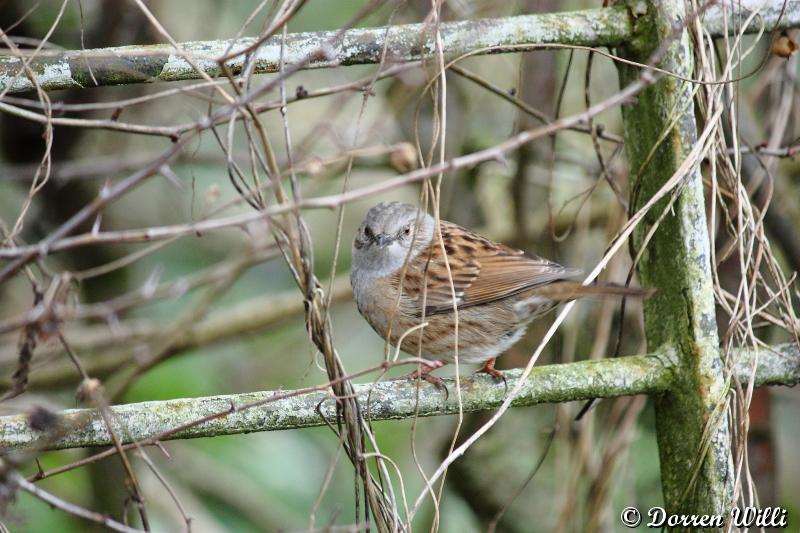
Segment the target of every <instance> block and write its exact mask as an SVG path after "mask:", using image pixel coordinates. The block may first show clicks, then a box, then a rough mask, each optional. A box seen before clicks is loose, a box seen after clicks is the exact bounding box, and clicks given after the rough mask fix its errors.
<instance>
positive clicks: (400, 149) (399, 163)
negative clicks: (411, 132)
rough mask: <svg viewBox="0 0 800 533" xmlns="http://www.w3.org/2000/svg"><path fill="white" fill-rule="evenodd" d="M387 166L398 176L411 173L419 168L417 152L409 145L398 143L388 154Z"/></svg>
mask: <svg viewBox="0 0 800 533" xmlns="http://www.w3.org/2000/svg"><path fill="white" fill-rule="evenodd" d="M389 164H391V165H392V168H393V169H395V170H396V171H397V172H399V173H400V174H405V173H406V172H411V171H412V170H414V169H416V168H418V167H419V165H418V164H417V151H416V149H415V148H414V145H413V144H411V143H407V142H406V143H400V144H398V145H397V148H395V149H394V150H392V153H391V154H389Z"/></svg>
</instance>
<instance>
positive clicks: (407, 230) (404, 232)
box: [403, 226, 411, 235]
mask: <svg viewBox="0 0 800 533" xmlns="http://www.w3.org/2000/svg"><path fill="white" fill-rule="evenodd" d="M403 234H404V235H411V226H406V227H405V228H403Z"/></svg>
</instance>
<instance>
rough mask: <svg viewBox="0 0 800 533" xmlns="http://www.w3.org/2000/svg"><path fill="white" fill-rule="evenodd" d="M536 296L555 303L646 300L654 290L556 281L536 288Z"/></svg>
mask: <svg viewBox="0 0 800 533" xmlns="http://www.w3.org/2000/svg"><path fill="white" fill-rule="evenodd" d="M535 292H536V295H537V296H542V297H544V298H549V299H551V300H555V301H568V300H574V299H575V298H582V297H584V296H630V297H634V298H647V297H648V296H650V295H651V294H653V293H654V292H655V289H642V288H639V287H625V286H624V285H616V284H613V283H603V284H598V285H581V284H580V283H578V282H577V281H556V282H553V283H548V284H547V285H543V286H541V287H537V288H536V290H535Z"/></svg>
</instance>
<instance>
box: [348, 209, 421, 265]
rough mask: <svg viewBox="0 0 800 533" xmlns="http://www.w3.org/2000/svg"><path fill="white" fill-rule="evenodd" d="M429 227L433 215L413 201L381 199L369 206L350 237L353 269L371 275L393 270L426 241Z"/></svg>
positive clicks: (412, 255) (418, 249)
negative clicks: (402, 201)
mask: <svg viewBox="0 0 800 533" xmlns="http://www.w3.org/2000/svg"><path fill="white" fill-rule="evenodd" d="M433 227H434V221H433V217H431V216H430V215H428V214H426V213H425V212H424V211H422V210H420V209H418V208H416V207H414V206H413V205H409V204H404V203H400V202H381V203H379V204H377V205H375V206H373V207H372V208H370V210H369V211H367V214H366V216H365V217H364V221H363V222H362V223H361V226H359V228H358V231H357V232H356V236H355V239H354V240H353V264H352V269H353V271H356V270H358V271H361V272H363V273H364V274H365V275H367V274H368V275H371V276H375V277H382V276H385V275H387V274H390V273H392V272H395V271H397V270H398V269H400V268H401V267H402V266H403V264H404V263H405V261H406V259H407V258H409V259H410V258H411V257H414V256H415V255H416V253H418V252H419V251H420V250H422V249H423V248H424V247H426V246H427V245H428V244H429V243H430V240H431V237H432V236H433ZM409 252H410V253H409Z"/></svg>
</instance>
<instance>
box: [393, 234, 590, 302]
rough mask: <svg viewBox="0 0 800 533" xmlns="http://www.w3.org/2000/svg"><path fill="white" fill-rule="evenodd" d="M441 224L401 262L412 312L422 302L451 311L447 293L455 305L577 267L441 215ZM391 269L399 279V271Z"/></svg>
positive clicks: (492, 298)
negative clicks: (528, 251)
mask: <svg viewBox="0 0 800 533" xmlns="http://www.w3.org/2000/svg"><path fill="white" fill-rule="evenodd" d="M441 230H442V238H441V240H438V239H437V238H434V239H433V240H432V243H431V245H430V246H429V247H428V249H427V250H424V251H422V252H421V253H420V254H419V255H418V256H417V257H415V258H414V259H413V260H411V261H410V262H409V264H408V265H407V267H406V271H405V277H404V278H403V289H402V293H403V296H404V298H403V299H404V301H405V303H406V305H409V306H411V307H412V308H413V312H414V313H416V314H421V311H422V308H423V306H424V308H425V314H426V315H431V314H435V313H443V312H448V311H452V310H453V293H455V303H456V304H457V306H458V308H459V309H460V308H463V307H469V306H473V305H480V304H485V303H489V302H493V301H497V300H500V299H503V298H506V297H508V296H511V295H514V294H517V293H519V292H521V291H524V290H526V289H530V288H533V287H536V286H539V285H544V284H546V283H549V282H551V281H555V280H559V279H564V278H569V277H572V276H575V275H577V274H579V273H580V271H578V270H575V269H570V268H565V267H563V266H561V265H559V264H557V263H554V262H552V261H548V260H547V259H543V258H541V257H536V256H529V255H525V253H524V252H522V251H521V250H516V249H514V248H510V247H508V246H506V245H504V244H499V243H496V242H494V241H491V240H489V239H487V238H485V237H482V236H480V235H478V234H476V233H473V232H471V231H469V230H467V229H464V228H462V227H460V226H457V225H455V224H452V223H449V222H444V221H442V223H441ZM443 249H444V253H443ZM445 257H447V262H446V263H445V259H444V258H445ZM448 266H449V267H450V272H449V273H448V268H447V267H448ZM396 275H397V277H398V279H397V281H399V276H400V273H398V274H396ZM451 278H452V285H451ZM409 311H412V309H409Z"/></svg>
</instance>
